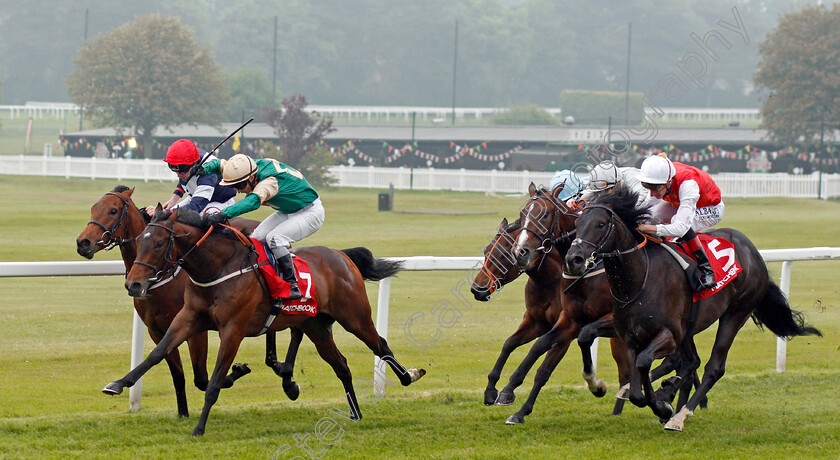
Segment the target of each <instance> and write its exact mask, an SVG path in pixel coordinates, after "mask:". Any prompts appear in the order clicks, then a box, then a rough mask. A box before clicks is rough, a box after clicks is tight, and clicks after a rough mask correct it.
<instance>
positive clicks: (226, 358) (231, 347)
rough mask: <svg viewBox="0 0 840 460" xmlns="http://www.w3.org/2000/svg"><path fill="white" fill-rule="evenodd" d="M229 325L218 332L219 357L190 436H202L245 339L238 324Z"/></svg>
mask: <svg viewBox="0 0 840 460" xmlns="http://www.w3.org/2000/svg"><path fill="white" fill-rule="evenodd" d="M236 322H237V321H235V318H234V321H231V322H230V323H236ZM230 323H229V325H227V326H226V327H223V328H221V329H220V330H219V355H218V356H217V357H216V367H215V368H214V369H213V375H212V376H211V377H210V382H209V383H208V384H207V391H206V392H205V393H204V407H203V408H202V409H201V417H200V418H199V419H198V425H196V426H195V429H194V430H193V432H192V436H201V435H203V434H204V429H205V427H206V426H207V417H208V416H209V415H210V409H211V408H212V407H213V404H215V403H216V400H218V399H219V391H221V389H222V386H223V385H224V383H225V380H226V379H227V371H228V370H229V369H230V367H231V365H232V364H233V360H234V358H236V352H237V351H239V345H240V344H241V343H242V339H243V338H244V337H245V332H244V328H241V327H239V325H238V324H230Z"/></svg>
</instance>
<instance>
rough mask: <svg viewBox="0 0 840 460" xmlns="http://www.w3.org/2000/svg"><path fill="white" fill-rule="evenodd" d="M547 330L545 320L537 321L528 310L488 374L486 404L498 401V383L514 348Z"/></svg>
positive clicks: (485, 390) (506, 341) (503, 346)
mask: <svg viewBox="0 0 840 460" xmlns="http://www.w3.org/2000/svg"><path fill="white" fill-rule="evenodd" d="M547 330H548V326H547V324H546V323H545V322H542V321H535V320H534V319H533V318H532V317H531V315H530V314H528V312H525V316H524V317H523V318H522V323H520V324H519V327H518V328H517V329H516V332H514V333H513V334H512V335H511V336H510V337H508V338H507V340H505V343H504V345H502V352H501V354H499V357H498V359H496V364H495V365H494V366H493V369H492V370H491V371H490V374H489V375H487V388H485V389H484V405H486V406H492V405H493V403H495V402H496V398H497V397H498V396H499V392H498V391H497V390H496V383H498V382H499V378H500V377H501V375H502V369H503V368H504V366H505V363H506V362H507V360H508V358H509V357H510V354H511V353H513V350H515V349H517V348H519V347H520V346H522V345H524V344H526V343H528V342H530V341H532V340H534V339H535V338H537V337H539V336H541V335H542V334H544V333H545V332H546V331H547Z"/></svg>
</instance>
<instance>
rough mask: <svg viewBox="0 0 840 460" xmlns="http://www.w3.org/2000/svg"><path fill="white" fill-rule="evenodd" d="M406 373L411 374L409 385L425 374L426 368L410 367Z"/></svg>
mask: <svg viewBox="0 0 840 460" xmlns="http://www.w3.org/2000/svg"><path fill="white" fill-rule="evenodd" d="M408 375H410V376H411V382H409V385H411V384H412V383H414V382H416V381H418V380H420V377H423V376H424V375H426V369H415V368H413V367H412V368H411V369H409V370H408Z"/></svg>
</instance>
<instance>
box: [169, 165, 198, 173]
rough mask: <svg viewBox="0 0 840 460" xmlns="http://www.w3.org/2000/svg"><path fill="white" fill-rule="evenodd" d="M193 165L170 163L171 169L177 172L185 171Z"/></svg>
mask: <svg viewBox="0 0 840 460" xmlns="http://www.w3.org/2000/svg"><path fill="white" fill-rule="evenodd" d="M192 166H193V165H173V164H171V163H169V170H170V171H172V172H176V173H185V172H188V171H189V170H190V168H192Z"/></svg>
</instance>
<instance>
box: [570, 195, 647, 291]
mask: <svg viewBox="0 0 840 460" xmlns="http://www.w3.org/2000/svg"><path fill="white" fill-rule="evenodd" d="M637 198H638V195H636V194H635V193H634V192H633V191H632V190H630V189H629V188H628V187H626V186H624V185H619V186H617V188H616V189H615V190H614V191H613V192H612V193H608V194H602V195H600V196H598V197H597V198H596V199H594V200H592V202H590V203H589V204H588V205H587V206H586V208H584V210H583V212H582V213H581V216H580V218H578V220H577V223H576V224H575V228H576V229H577V238H575V240H574V241H573V242H572V244H571V247H570V248H569V251H568V252H567V253H566V267H567V270H568V272H569V274H571V275H573V276H580V275H582V274H583V273H584V272H586V270H587V269H589V268H591V267H592V266H594V264H595V261H596V260H597V259H600V258H604V257H610V256H612V255H618V254H620V253H621V252H622V251H623V250H625V249H628V250H629V248H632V247H633V245H634V244H635V240H634V237H633V233H632V231H633V230H635V229H636V228H637V227H638V225H639V223H641V222H643V221H644V220H646V219H647V218H648V217H649V216H650V211H649V210H648V209H647V208H637V207H636V203H637V201H636V200H637Z"/></svg>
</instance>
